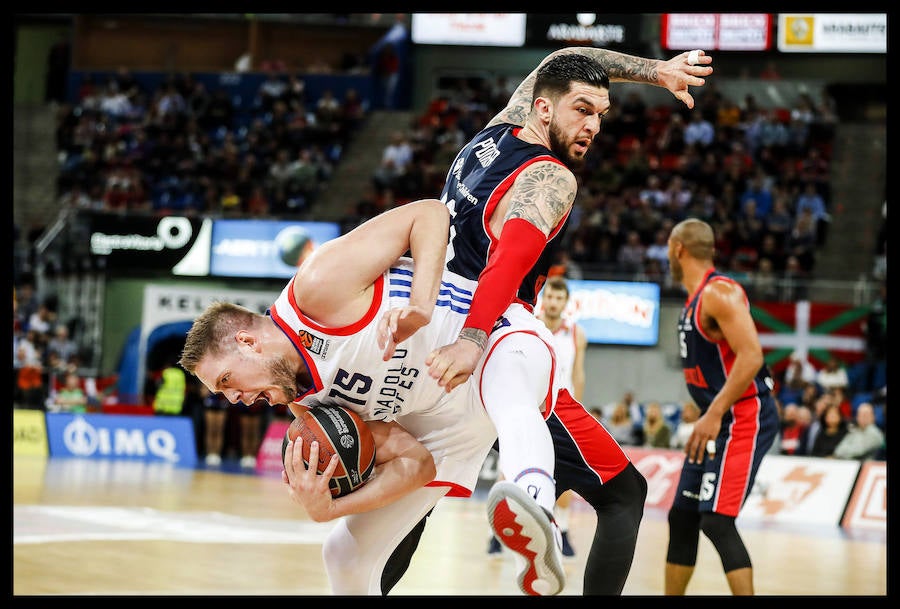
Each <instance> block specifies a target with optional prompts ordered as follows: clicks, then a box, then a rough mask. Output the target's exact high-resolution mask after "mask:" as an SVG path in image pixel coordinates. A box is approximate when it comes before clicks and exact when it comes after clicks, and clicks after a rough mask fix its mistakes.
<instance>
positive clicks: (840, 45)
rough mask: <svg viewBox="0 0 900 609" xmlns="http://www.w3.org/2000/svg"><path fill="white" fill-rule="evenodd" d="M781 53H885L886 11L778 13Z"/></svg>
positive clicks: (779, 48) (779, 47)
mask: <svg viewBox="0 0 900 609" xmlns="http://www.w3.org/2000/svg"><path fill="white" fill-rule="evenodd" d="M778 50H779V51H781V52H783V53H887V13H806V14H797V13H779V14H778Z"/></svg>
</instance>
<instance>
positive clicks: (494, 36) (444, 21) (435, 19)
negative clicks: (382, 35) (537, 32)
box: [411, 13, 525, 47]
mask: <svg viewBox="0 0 900 609" xmlns="http://www.w3.org/2000/svg"><path fill="white" fill-rule="evenodd" d="M411 30H412V32H411V33H412V41H413V42H414V43H416V44H456V45H464V46H499V47H520V46H522V45H523V44H524V43H525V13H413V14H412V23H411Z"/></svg>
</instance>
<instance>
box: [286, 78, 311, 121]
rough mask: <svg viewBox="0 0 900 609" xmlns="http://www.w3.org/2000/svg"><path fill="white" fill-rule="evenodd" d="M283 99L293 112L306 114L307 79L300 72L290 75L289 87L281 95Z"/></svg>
mask: <svg viewBox="0 0 900 609" xmlns="http://www.w3.org/2000/svg"><path fill="white" fill-rule="evenodd" d="M281 99H282V101H284V103H285V104H286V105H287V107H288V110H289V111H290V112H292V113H301V114H304V115H305V114H306V81H305V80H303V78H302V76H301V75H300V74H296V73H294V74H291V75H290V76H288V82H287V87H286V88H285V90H284V93H283V94H282V95H281Z"/></svg>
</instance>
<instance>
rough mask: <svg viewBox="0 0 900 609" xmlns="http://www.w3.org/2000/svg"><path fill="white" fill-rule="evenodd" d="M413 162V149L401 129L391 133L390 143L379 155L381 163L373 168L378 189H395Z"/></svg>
mask: <svg viewBox="0 0 900 609" xmlns="http://www.w3.org/2000/svg"><path fill="white" fill-rule="evenodd" d="M412 162H413V150H412V146H410V143H409V140H408V139H407V137H406V134H405V133H403V131H395V132H394V133H392V134H391V141H390V143H389V144H388V145H387V146H385V148H384V150H383V151H382V155H381V163H380V164H379V166H378V168H377V169H376V170H375V175H374V176H373V179H374V181H375V185H376V186H377V187H378V188H379V189H383V188H391V189H394V190H396V187H397V184H398V183H399V181H400V179H401V178H402V177H403V176H404V175H406V172H407V171H409V168H410V166H411V165H412Z"/></svg>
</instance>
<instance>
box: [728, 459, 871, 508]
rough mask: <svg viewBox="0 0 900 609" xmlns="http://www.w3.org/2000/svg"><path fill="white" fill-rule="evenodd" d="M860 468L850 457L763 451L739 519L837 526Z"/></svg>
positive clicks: (858, 463)
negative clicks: (776, 453) (795, 454)
mask: <svg viewBox="0 0 900 609" xmlns="http://www.w3.org/2000/svg"><path fill="white" fill-rule="evenodd" d="M859 468H860V462H859V461H852V460H840V459H817V458H815V457H797V456H786V455H766V457H765V458H764V459H763V461H762V465H761V466H760V468H759V472H758V473H757V474H756V484H754V486H753V490H752V491H751V493H750V496H749V497H748V498H747V502H746V503H745V504H744V507H743V509H742V510H741V513H740V515H739V516H738V521H742V520H743V521H750V520H752V521H756V522H764V523H765V522H769V523H779V524H785V523H792V524H800V525H831V526H837V525H839V524H840V522H841V515H842V514H843V513H844V507H845V506H846V505H847V501H848V499H849V497H850V492H851V491H852V490H853V484H854V482H855V481H856V475H857V474H858V473H859Z"/></svg>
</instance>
